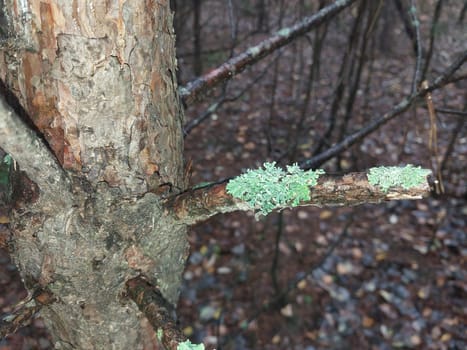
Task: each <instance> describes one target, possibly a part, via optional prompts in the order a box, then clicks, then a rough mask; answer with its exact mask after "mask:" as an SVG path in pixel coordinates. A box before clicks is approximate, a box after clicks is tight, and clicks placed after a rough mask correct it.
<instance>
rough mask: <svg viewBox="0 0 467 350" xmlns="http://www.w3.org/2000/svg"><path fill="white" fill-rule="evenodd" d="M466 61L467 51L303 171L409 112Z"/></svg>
mask: <svg viewBox="0 0 467 350" xmlns="http://www.w3.org/2000/svg"><path fill="white" fill-rule="evenodd" d="M466 61H467V51H464V52H462V53H461V54H460V55H459V57H457V58H456V59H455V60H454V62H453V63H452V64H451V65H450V66H449V67H448V68H446V70H445V71H444V72H443V73H442V74H441V75H440V76H438V77H437V78H436V79H435V80H434V82H433V83H432V84H431V85H430V86H428V88H422V89H419V90H418V91H416V92H414V93H413V94H411V95H410V96H409V97H408V98H406V99H404V100H403V101H402V102H400V103H399V104H397V105H396V106H394V107H393V108H392V109H391V110H390V111H389V112H387V113H385V114H383V115H382V116H381V117H379V118H377V119H375V120H374V121H372V122H370V123H368V124H367V125H365V126H363V127H362V128H361V129H359V130H357V131H356V132H354V133H353V134H351V135H349V136H347V137H346V138H345V139H343V140H342V141H341V142H339V143H337V144H335V145H334V146H332V147H331V148H329V149H327V150H326V151H324V152H322V153H320V154H318V155H316V156H314V157H312V158H310V159H307V160H305V161H304V162H302V163H300V167H302V168H303V169H315V168H318V167H320V166H321V164H323V163H325V162H326V161H328V160H329V159H331V158H333V157H335V156H336V155H338V154H340V153H341V152H343V151H345V150H346V149H348V148H349V147H350V146H352V145H353V144H355V143H356V142H358V141H360V140H362V139H363V138H364V137H365V136H367V135H369V134H371V133H372V132H373V131H375V130H377V129H378V128H379V127H380V126H382V125H384V124H386V123H387V122H388V121H390V120H392V119H393V118H395V117H397V116H398V115H400V114H402V113H403V112H405V111H406V110H408V109H409V108H410V107H411V106H412V104H413V103H414V102H415V101H416V100H417V99H418V98H420V97H424V96H425V95H426V94H427V93H429V92H432V91H434V90H436V89H439V88H441V87H443V86H444V85H446V84H448V83H449V82H450V78H451V77H452V75H453V74H454V73H455V72H456V71H457V70H458V69H459V68H460V67H461V66H462V65H463V64H464V63H465V62H466Z"/></svg>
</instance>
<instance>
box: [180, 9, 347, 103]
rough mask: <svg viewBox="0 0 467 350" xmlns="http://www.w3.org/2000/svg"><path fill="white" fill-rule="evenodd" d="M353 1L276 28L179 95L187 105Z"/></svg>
mask: <svg viewBox="0 0 467 350" xmlns="http://www.w3.org/2000/svg"><path fill="white" fill-rule="evenodd" d="M355 1H356V0H336V1H335V2H334V3H332V4H330V5H329V6H326V7H324V8H323V9H321V10H320V11H318V12H317V13H316V14H314V15H312V16H309V17H306V18H305V19H303V20H302V21H301V22H299V23H297V24H295V25H294V26H292V27H288V28H283V29H281V30H279V31H278V32H277V33H276V34H274V35H273V36H272V37H270V38H268V39H266V40H264V41H262V42H261V43H259V44H258V45H256V46H253V47H250V48H249V49H248V50H246V51H244V52H242V53H241V54H239V55H237V56H235V57H233V58H231V59H229V60H228V61H226V62H224V63H223V64H222V65H220V66H219V67H217V68H216V69H214V70H212V71H211V72H210V73H208V74H206V75H204V76H201V77H198V78H197V79H195V80H193V81H191V82H189V83H188V84H187V85H186V86H184V87H181V88H180V91H179V93H180V96H181V98H182V99H183V101H184V102H185V104H187V105H189V104H192V103H193V102H195V101H197V100H200V99H202V95H203V94H204V93H206V91H208V90H209V89H212V88H213V87H215V86H216V85H218V84H219V83H221V82H223V81H226V80H228V79H231V78H232V77H233V76H234V75H236V74H238V73H240V72H242V71H243V70H244V69H245V68H247V67H248V66H251V65H253V64H255V63H256V62H258V61H259V60H260V59H262V58H264V57H266V56H267V55H269V54H271V53H272V52H274V51H275V50H276V49H278V48H280V47H282V46H285V45H287V44H288V43H290V42H292V41H293V40H294V39H296V38H297V37H299V36H301V35H304V34H306V33H307V32H309V31H310V30H311V29H313V28H315V27H317V26H319V25H320V24H322V23H323V22H325V21H327V20H329V19H330V18H332V17H334V16H335V15H337V14H338V13H339V12H341V11H342V10H343V9H345V8H346V7H348V6H350V5H351V4H352V3H354V2H355Z"/></svg>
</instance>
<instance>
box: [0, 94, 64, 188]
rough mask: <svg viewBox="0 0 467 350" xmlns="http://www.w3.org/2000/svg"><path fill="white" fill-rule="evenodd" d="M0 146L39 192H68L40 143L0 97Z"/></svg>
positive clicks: (54, 161) (58, 171) (50, 155)
mask: <svg viewBox="0 0 467 350" xmlns="http://www.w3.org/2000/svg"><path fill="white" fill-rule="evenodd" d="M0 146H1V147H2V148H3V149H4V150H5V151H6V152H7V153H9V154H10V155H11V156H12V157H13V158H14V159H15V161H17V162H18V164H19V165H20V168H21V170H24V171H25V172H26V173H27V174H28V176H29V177H30V178H31V179H32V180H33V181H34V182H35V183H36V184H37V185H38V186H39V188H40V189H41V191H45V192H47V191H50V193H56V192H60V193H63V194H64V193H68V192H69V186H68V183H69V182H68V180H67V177H66V175H65V172H64V171H63V169H62V168H61V167H60V165H59V164H58V162H57V161H56V159H55V157H54V156H53V154H52V153H51V152H50V151H49V149H48V148H47V146H46V145H45V144H44V143H43V141H42V140H41V139H40V138H39V137H38V136H37V135H36V134H35V133H34V132H33V131H32V130H31V129H30V128H29V127H28V126H27V125H26V124H25V123H24V122H23V121H22V120H21V118H19V117H18V115H17V114H16V113H15V112H14V110H13V109H12V108H11V107H10V106H9V105H8V104H7V102H6V101H5V99H4V97H3V96H1V97H0Z"/></svg>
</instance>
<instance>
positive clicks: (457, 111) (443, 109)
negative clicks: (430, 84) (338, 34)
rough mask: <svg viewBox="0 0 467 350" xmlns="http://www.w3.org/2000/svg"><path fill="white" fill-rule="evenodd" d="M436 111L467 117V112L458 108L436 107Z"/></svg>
mask: <svg viewBox="0 0 467 350" xmlns="http://www.w3.org/2000/svg"><path fill="white" fill-rule="evenodd" d="M436 112H438V113H441V114H453V115H459V116H461V117H467V112H464V111H459V110H457V109H450V108H436Z"/></svg>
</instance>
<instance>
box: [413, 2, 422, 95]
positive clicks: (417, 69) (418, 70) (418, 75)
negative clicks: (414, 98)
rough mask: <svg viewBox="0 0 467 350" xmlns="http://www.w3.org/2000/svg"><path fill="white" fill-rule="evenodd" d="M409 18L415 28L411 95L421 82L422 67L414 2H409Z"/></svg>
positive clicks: (418, 25) (420, 42)
mask: <svg viewBox="0 0 467 350" xmlns="http://www.w3.org/2000/svg"><path fill="white" fill-rule="evenodd" d="M410 17H411V19H412V25H413V26H414V27H415V48H416V60H415V70H414V75H413V80H412V94H413V93H415V91H417V89H418V88H419V86H420V83H421V82H422V71H421V70H422V65H423V47H422V38H421V34H420V20H419V19H418V14H417V4H416V0H411V4H410Z"/></svg>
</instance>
